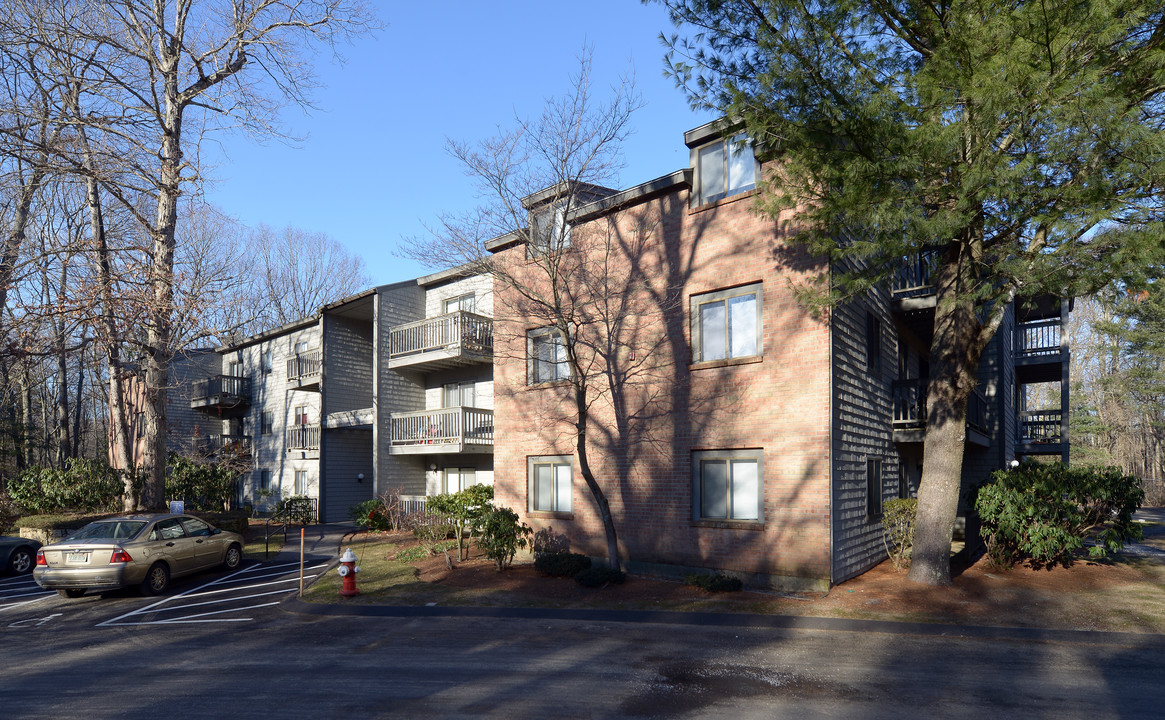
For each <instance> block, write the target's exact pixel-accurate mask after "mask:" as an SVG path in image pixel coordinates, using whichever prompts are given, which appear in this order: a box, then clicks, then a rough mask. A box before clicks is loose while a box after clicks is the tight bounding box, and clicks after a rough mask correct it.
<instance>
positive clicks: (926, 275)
mask: <svg viewBox="0 0 1165 720" xmlns="http://www.w3.org/2000/svg"><path fill="white" fill-rule="evenodd" d="M937 267H938V252H937V251H935V250H926V251H923V252H921V253H919V254H918V255H915V256H913V257H907V258H903V259H902V266H901V267H900V268H899V269H898V273H897V274H896V275H895V276H894V279H893V281H891V283H890V289H891V290H892V291H893V293H894V295H895V296H896V297H914V296H917V295H929V294H930V293H932V292H934V281H933V279H932V278H933V276H934V272H935V270H936V269H937Z"/></svg>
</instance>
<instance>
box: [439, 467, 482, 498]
mask: <svg viewBox="0 0 1165 720" xmlns="http://www.w3.org/2000/svg"><path fill="white" fill-rule="evenodd" d="M443 480H444V482H443V487H442V492H447V493H455V492H461V491H462V490H464V489H465V488H467V487H469V486H470V485H476V484H477V470H475V469H474V468H445V470H444V478H443Z"/></svg>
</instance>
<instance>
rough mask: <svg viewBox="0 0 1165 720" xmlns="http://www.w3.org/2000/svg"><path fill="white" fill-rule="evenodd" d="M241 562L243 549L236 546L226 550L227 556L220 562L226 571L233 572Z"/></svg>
mask: <svg viewBox="0 0 1165 720" xmlns="http://www.w3.org/2000/svg"><path fill="white" fill-rule="evenodd" d="M241 562H243V549H242V548H241V547H239V546H238V545H231V546H230V547H229V548H227V554H226V557H224V558H223V560H222V566H223V567H224V568H226V569H227V570H234V569H235V568H237V567H238V566H239V563H241Z"/></svg>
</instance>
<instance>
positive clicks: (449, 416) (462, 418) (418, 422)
mask: <svg viewBox="0 0 1165 720" xmlns="http://www.w3.org/2000/svg"><path fill="white" fill-rule="evenodd" d="M388 424H389V442H390V443H391V444H392V445H396V446H405V445H493V443H494V411H493V410H482V409H480V408H469V407H453V408H444V409H441V410H423V411H420V412H406V413H393V414H392V415H391V416H390V417H389V420H388Z"/></svg>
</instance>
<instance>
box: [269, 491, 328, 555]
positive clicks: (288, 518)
mask: <svg viewBox="0 0 1165 720" xmlns="http://www.w3.org/2000/svg"><path fill="white" fill-rule="evenodd" d="M318 519H319V500H318V499H317V498H313V497H290V498H287V499H286V500H284V501H282V502H280V503H279V506H278V509H277V510H276V511H275V512H274V513H272V515H271V517H269V518H267V522H266V523H265V533H266V535H265V537H264V538H263V559H267V557H269V556H270V555H271V521H273V520H282V521H283V522H281V523H277V525H278V526H279V527H281V528H282V529H283V544H284V545H286V544H287V526H288V525H290V524H291V523H292V522H293V521H297V520H298V521H299V522H300V523H302V524H304V525H307V524H308V521H310V520H318Z"/></svg>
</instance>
